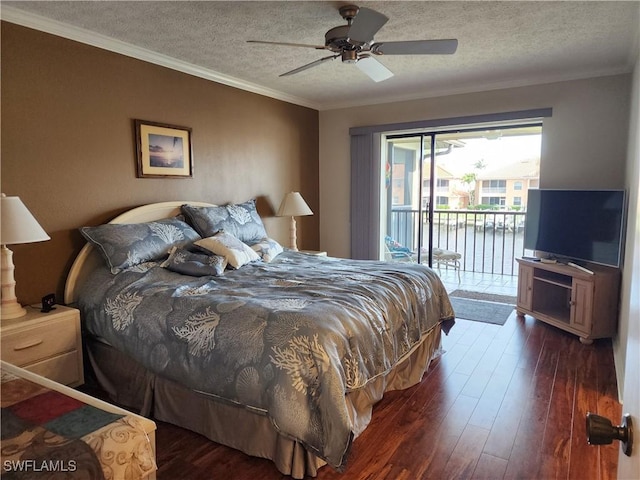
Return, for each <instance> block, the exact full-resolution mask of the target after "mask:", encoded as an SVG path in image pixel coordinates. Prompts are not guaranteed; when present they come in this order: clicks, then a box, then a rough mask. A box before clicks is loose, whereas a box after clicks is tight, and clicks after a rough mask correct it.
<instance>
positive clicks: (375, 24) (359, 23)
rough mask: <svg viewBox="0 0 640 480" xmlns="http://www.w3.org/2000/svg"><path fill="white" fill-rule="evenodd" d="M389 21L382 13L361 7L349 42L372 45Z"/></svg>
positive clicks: (350, 33)
mask: <svg viewBox="0 0 640 480" xmlns="http://www.w3.org/2000/svg"><path fill="white" fill-rule="evenodd" d="M388 20H389V18H388V17H386V16H385V15H383V14H381V13H380V12H376V11H375V10H371V9H370V8H365V7H361V8H360V10H358V14H357V15H356V16H355V18H354V19H353V22H352V23H351V27H350V28H349V41H350V42H351V43H359V44H365V43H371V42H372V41H373V36H374V35H375V34H376V33H378V30H380V29H381V28H382V26H383V25H384V24H385V23H387V21H388Z"/></svg>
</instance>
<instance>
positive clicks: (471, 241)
mask: <svg viewBox="0 0 640 480" xmlns="http://www.w3.org/2000/svg"><path fill="white" fill-rule="evenodd" d="M420 215H421V213H420V212H419V211H418V210H411V209H404V208H402V207H395V208H393V209H392V210H391V231H390V232H389V233H388V234H389V235H390V236H391V237H393V238H394V239H395V240H396V241H398V242H399V243H401V244H402V245H406V246H407V247H409V248H410V249H411V250H412V251H414V252H416V253H417V252H419V251H421V252H426V248H425V247H427V246H428V242H429V240H428V233H427V232H428V228H429V225H428V220H427V214H426V212H422V219H419V216H420ZM524 220H525V213H524V212H513V211H493V210H492V211H487V210H436V211H435V212H434V214H433V246H434V248H441V249H443V250H451V251H454V252H458V253H460V254H461V255H462V258H461V259H460V264H461V268H462V270H463V271H466V272H479V273H494V274H499V275H517V274H518V266H517V262H516V261H515V259H516V258H517V257H521V256H522V255H524V246H523V238H524ZM419 221H422V222H423V240H422V242H421V245H419V244H418V222H419ZM419 246H422V247H423V248H422V249H420V248H419ZM420 261H421V262H423V263H427V262H428V256H427V254H426V253H421V255H420Z"/></svg>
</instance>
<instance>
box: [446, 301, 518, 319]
mask: <svg viewBox="0 0 640 480" xmlns="http://www.w3.org/2000/svg"><path fill="white" fill-rule="evenodd" d="M449 298H450V299H451V305H452V306H453V311H454V312H455V314H456V318H463V319H465V320H472V321H474V322H484V323H492V324H494V325H504V323H505V322H506V321H507V318H509V315H511V313H512V312H513V309H514V306H513V305H509V304H507V303H497V302H487V301H484V300H472V299H470V298H459V297H452V296H450V297H449Z"/></svg>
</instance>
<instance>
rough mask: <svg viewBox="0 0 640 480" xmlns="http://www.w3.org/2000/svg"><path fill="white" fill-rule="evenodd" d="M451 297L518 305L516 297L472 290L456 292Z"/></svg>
mask: <svg viewBox="0 0 640 480" xmlns="http://www.w3.org/2000/svg"><path fill="white" fill-rule="evenodd" d="M449 296H450V297H460V298H470V299H471V300H484V301H486V302H496V303H508V304H510V305H515V304H516V297H513V296H511V295H496V294H493V293H484V292H474V291H472V290H454V291H453V292H451V293H450V294H449Z"/></svg>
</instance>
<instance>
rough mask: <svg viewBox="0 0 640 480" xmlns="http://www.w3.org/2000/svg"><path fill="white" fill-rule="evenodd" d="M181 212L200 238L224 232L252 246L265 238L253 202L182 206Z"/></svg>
mask: <svg viewBox="0 0 640 480" xmlns="http://www.w3.org/2000/svg"><path fill="white" fill-rule="evenodd" d="M181 210H182V213H183V215H184V216H185V218H186V219H187V222H189V223H190V224H191V225H192V226H193V228H195V229H196V231H197V232H198V233H199V234H200V236H201V237H202V238H207V237H211V236H213V235H215V234H216V233H218V232H219V231H220V230H224V231H225V232H227V233H230V234H231V235H233V236H234V237H236V238H237V239H238V240H240V241H241V242H244V243H247V244H249V245H252V244H254V243H257V242H259V241H260V240H262V239H263V238H265V237H266V236H267V232H266V230H265V228H264V224H263V223H262V219H261V218H260V215H258V212H257V210H256V201H255V200H249V201H248V202H244V203H238V204H229V205H224V206H218V207H195V206H193V205H182V208H181Z"/></svg>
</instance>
